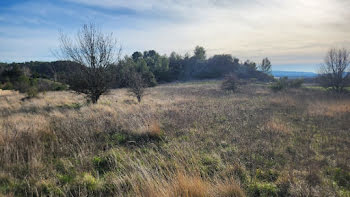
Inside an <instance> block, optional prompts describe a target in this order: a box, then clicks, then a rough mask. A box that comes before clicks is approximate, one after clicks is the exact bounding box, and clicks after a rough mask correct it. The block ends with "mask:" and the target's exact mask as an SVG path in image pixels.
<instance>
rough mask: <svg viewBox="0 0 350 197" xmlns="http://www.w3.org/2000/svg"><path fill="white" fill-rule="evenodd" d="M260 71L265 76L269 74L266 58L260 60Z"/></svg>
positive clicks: (269, 66) (269, 65)
mask: <svg viewBox="0 0 350 197" xmlns="http://www.w3.org/2000/svg"><path fill="white" fill-rule="evenodd" d="M260 70H261V71H262V72H264V73H267V74H269V73H271V62H270V60H269V59H268V58H267V57H266V58H264V59H263V60H262V62H261V64H260Z"/></svg>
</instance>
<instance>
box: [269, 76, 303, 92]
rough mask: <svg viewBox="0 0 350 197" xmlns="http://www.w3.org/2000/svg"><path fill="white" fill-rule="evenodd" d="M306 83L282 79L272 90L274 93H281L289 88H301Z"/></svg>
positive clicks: (274, 84) (273, 84) (300, 80)
mask: <svg viewBox="0 0 350 197" xmlns="http://www.w3.org/2000/svg"><path fill="white" fill-rule="evenodd" d="M303 83H304V80H303V79H294V80H288V78H287V77H282V78H280V79H278V80H276V81H275V82H274V83H272V84H271V86H270V88H271V89H272V90H273V91H274V92H277V91H281V90H285V89H288V88H300V87H301V86H302V84H303Z"/></svg>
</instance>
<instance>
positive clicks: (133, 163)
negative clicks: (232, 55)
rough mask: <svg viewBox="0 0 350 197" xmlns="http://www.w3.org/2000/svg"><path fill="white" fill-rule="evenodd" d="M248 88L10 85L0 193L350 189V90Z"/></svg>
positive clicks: (0, 137)
mask: <svg viewBox="0 0 350 197" xmlns="http://www.w3.org/2000/svg"><path fill="white" fill-rule="evenodd" d="M240 86H241V88H240V91H238V92H231V91H224V90H222V89H221V82H220V81H206V82H191V83H177V84H167V85H160V86H157V87H153V88H149V90H148V91H149V93H148V94H147V95H145V96H144V99H143V102H141V103H140V104H138V103H137V100H135V99H134V98H133V97H130V96H129V94H128V91H127V89H118V90H112V91H111V92H110V93H109V94H107V95H104V96H102V97H101V98H100V100H99V102H98V103H97V104H95V105H86V103H85V101H84V99H82V98H83V95H76V94H72V93H70V92H67V91H59V92H47V93H46V94H40V95H39V96H38V97H36V98H33V99H31V100H25V101H21V98H23V97H24V95H23V94H22V93H19V92H15V91H8V90H2V91H1V93H0V94H1V96H0V193H1V194H2V195H5V196H348V195H349V194H350V188H349V183H350V179H349V172H350V166H349V162H348V161H349V159H350V157H349V154H348V152H349V143H350V136H349V128H350V124H349V123H350V121H349V120H350V108H348V107H347V106H350V98H349V96H348V95H342V96H339V95H336V94H333V93H331V92H326V91H319V90H310V89H294V88H292V89H286V91H280V92H273V91H272V90H271V89H270V88H269V87H268V86H267V85H261V84H252V83H247V84H241V85H240ZM338 106H342V107H338ZM327 112H328V113H327Z"/></svg>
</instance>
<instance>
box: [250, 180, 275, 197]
mask: <svg viewBox="0 0 350 197" xmlns="http://www.w3.org/2000/svg"><path fill="white" fill-rule="evenodd" d="M248 194H249V195H250V196H254V197H255V196H256V197H272V196H276V197H277V196H278V188H277V186H276V185H275V184H272V183H264V182H262V183H260V182H255V183H252V184H250V185H249V186H248Z"/></svg>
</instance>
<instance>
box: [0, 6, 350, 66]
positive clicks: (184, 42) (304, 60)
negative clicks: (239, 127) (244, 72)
mask: <svg viewBox="0 0 350 197" xmlns="http://www.w3.org/2000/svg"><path fill="white" fill-rule="evenodd" d="M349 10H350V1H348V0H308V1H305V0H284V1H281V0H186V1H184V0H148V1H141V0H128V1H126V0H50V1H49V0H36V1H34V0H0V61H3V62H13V61H15V62H23V61H30V60H38V61H51V60H56V58H55V56H53V55H52V52H51V51H53V50H56V49H57V47H58V45H59V42H58V35H59V31H62V32H64V33H67V34H69V35H74V33H75V32H76V31H77V30H78V29H79V28H80V27H81V26H82V25H83V24H84V23H89V22H93V23H96V24H98V26H100V28H101V29H102V30H103V31H104V32H106V33H110V32H113V35H114V36H115V37H116V38H117V40H118V41H119V42H120V43H121V44H122V46H123V53H124V54H131V53H132V52H133V51H136V50H139V51H143V50H149V49H155V50H156V51H158V52H160V53H161V54H169V53H170V52H171V51H176V52H178V53H180V54H185V53H191V52H192V50H193V48H194V47H195V46H196V45H201V46H204V47H205V48H206V49H207V53H208V55H209V56H210V55H213V54H223V53H227V54H232V55H233V56H235V57H238V58H240V59H241V60H243V61H244V60H246V59H250V60H253V61H256V62H260V61H261V59H262V58H264V57H269V58H270V59H271V61H272V63H273V69H274V70H295V71H316V69H317V66H318V65H319V64H320V63H321V62H322V59H323V56H324V54H325V53H326V51H327V50H328V49H329V48H332V47H350V22H349V21H350V12H349Z"/></svg>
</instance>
